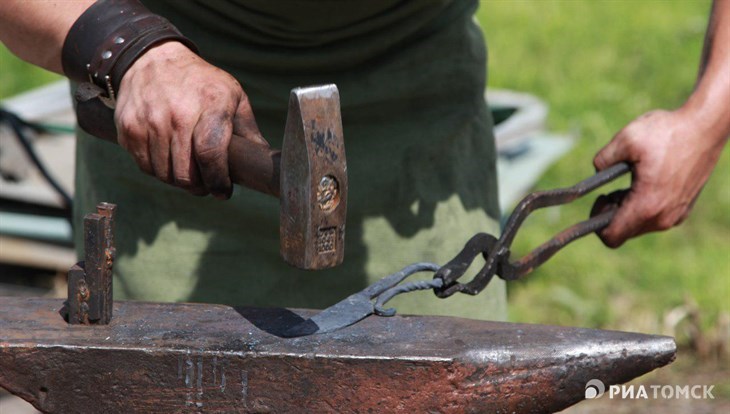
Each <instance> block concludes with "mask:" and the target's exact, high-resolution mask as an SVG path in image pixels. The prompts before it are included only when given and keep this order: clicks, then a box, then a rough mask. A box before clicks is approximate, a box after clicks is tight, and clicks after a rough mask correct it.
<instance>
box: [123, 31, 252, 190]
mask: <svg viewBox="0 0 730 414" xmlns="http://www.w3.org/2000/svg"><path fill="white" fill-rule="evenodd" d="M117 95H118V99H117V107H116V110H115V113H114V119H115V123H116V126H117V131H118V134H119V135H118V141H119V143H120V145H121V146H122V147H124V148H125V149H126V150H127V151H129V152H130V153H131V154H132V156H133V157H134V159H135V161H136V162H137V165H139V167H140V168H141V169H142V170H143V171H144V172H146V173H147V174H150V175H154V176H156V177H157V178H159V179H160V180H162V181H163V182H166V183H169V184H173V185H175V186H178V187H181V188H183V189H185V190H187V191H189V192H190V193H192V194H195V195H207V194H213V196H215V197H216V198H219V199H227V198H230V196H231V194H232V184H231V179H230V176H229V172H228V144H229V142H230V140H231V134H232V133H235V134H237V135H241V136H243V137H245V138H248V139H252V140H257V141H263V138H261V133H260V132H259V129H258V126H257V125H256V121H255V119H254V116H253V112H252V110H251V106H250V104H249V102H248V98H247V97H246V94H245V93H244V92H243V89H241V85H240V84H239V83H238V82H237V81H236V80H235V79H234V78H233V77H232V76H231V75H229V74H228V73H226V72H224V71H223V70H221V69H219V68H216V67H214V66H212V65H210V64H209V63H207V62H206V61H204V60H203V59H202V58H200V57H199V56H198V55H196V54H195V53H193V52H192V51H190V49H188V48H187V47H185V46H184V45H182V44H181V43H178V42H174V41H171V42H166V43H163V44H160V45H158V46H156V47H154V48H152V49H150V50H149V51H148V52H146V53H145V54H144V55H142V56H141V57H140V58H139V59H138V60H137V61H136V62H135V63H134V64H133V65H132V66H131V67H130V68H129V70H128V71H127V73H126V74H125V75H124V77H123V78H122V82H121V85H120V88H119V92H118V94H117Z"/></svg>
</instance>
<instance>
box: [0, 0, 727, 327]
mask: <svg viewBox="0 0 730 414" xmlns="http://www.w3.org/2000/svg"><path fill="white" fill-rule="evenodd" d="M709 7H710V1H709V0H702V1H670V0H664V1H660V0H654V1H652V0H642V1H569V0H563V1H537V0H533V1H507V0H503V1H495V0H493V1H482V2H481V7H480V9H479V11H478V15H477V17H478V20H479V21H480V23H481V25H482V28H483V30H484V32H485V35H486V38H487V42H488V45H489V59H490V62H489V86H490V87H499V88H509V89H515V90H520V91H527V92H530V93H533V94H535V95H537V96H539V97H541V98H542V99H544V100H546V101H547V102H548V104H549V105H550V109H551V110H550V115H549V126H550V128H551V129H553V130H558V131H575V130H577V131H579V135H580V140H579V141H578V143H577V145H576V147H575V149H574V150H573V151H572V152H571V153H569V154H568V155H567V156H566V157H565V158H563V159H562V160H561V161H559V162H558V163H557V164H556V165H555V166H554V167H553V168H551V169H550V170H549V171H548V172H547V174H546V175H545V177H544V178H543V179H542V180H541V181H540V182H539V183H538V184H537V186H536V187H537V188H543V189H546V188H553V187H560V186H566V185H571V184H573V183H575V182H576V181H577V180H579V179H581V178H583V177H587V176H589V175H591V174H593V167H592V164H591V160H592V157H593V155H594V154H595V152H596V151H598V150H599V149H600V148H601V147H602V146H603V145H604V144H605V143H606V142H608V140H609V139H610V138H611V137H612V135H613V134H614V133H615V132H616V131H618V130H619V129H620V128H621V127H623V126H624V125H625V124H626V123H628V122H629V121H630V120H632V119H633V118H635V117H636V116H638V115H640V114H642V113H644V112H646V111H648V110H651V109H654V108H675V107H677V106H678V105H680V104H681V103H682V102H683V100H684V99H685V98H686V97H687V95H688V94H689V93H690V92H691V90H692V87H693V85H694V81H695V77H696V72H697V65H698V62H699V56H700V51H701V47H702V41H703V35H704V30H705V27H706V22H707V16H708V12H709ZM0 69H1V70H0V98H2V97H7V96H10V95H13V94H15V93H18V92H20V91H23V90H26V89H29V88H32V87H35V86H38V85H41V84H44V83H46V82H49V81H51V80H54V79H57V78H58V76H57V75H54V74H51V73H49V72H46V71H44V70H42V69H38V68H34V67H32V66H30V65H27V64H25V63H23V62H21V61H19V60H18V59H16V58H15V57H13V56H12V55H10V54H9V52H8V51H7V49H5V48H4V47H0ZM729 178H730V156H729V154H728V151H724V153H723V155H722V158H721V161H720V164H719V166H718V168H717V170H716V171H715V173H714V175H713V177H712V178H711V180H710V182H709V183H708V185H707V186H706V188H705V190H704V191H703V193H702V195H701V197H700V199H699V201H698V202H697V204H696V207H695V210H694V213H693V214H692V216H691V217H690V219H689V220H688V221H687V222H685V224H683V225H682V226H681V227H679V228H676V229H673V230H671V231H669V232H665V233H661V234H652V235H647V236H645V237H642V238H640V239H638V240H634V241H630V242H629V243H627V244H626V245H624V246H623V247H622V248H620V249H618V250H609V249H606V248H604V247H603V245H602V244H601V243H600V242H599V240H598V239H597V238H595V237H589V238H587V239H584V240H582V241H579V242H577V243H575V244H573V245H571V246H570V247H568V248H567V249H565V250H564V251H562V252H561V253H560V254H558V255H557V256H555V257H554V258H553V259H551V260H550V261H549V262H548V263H546V264H545V265H544V266H543V267H541V268H540V269H538V270H537V271H536V272H535V273H534V274H533V275H532V276H531V277H530V278H528V279H527V281H524V282H516V283H513V284H512V285H511V286H510V292H509V296H510V298H509V301H510V317H511V319H512V320H515V321H521V322H532V323H551V324H563V325H577V326H586V327H597V328H618V329H631V330H644V331H650V332H658V331H659V330H661V323H662V322H661V321H662V317H663V315H664V314H665V313H666V312H667V311H668V310H670V309H672V308H674V307H676V306H679V305H681V304H682V303H684V302H685V301H686V300H687V298H691V300H694V301H696V302H697V303H698V305H699V307H700V309H701V312H702V319H703V322H702V325H703V327H704V328H706V329H710V328H711V327H712V326H714V325H715V324H716V323H717V321H718V319H719V315H720V314H722V313H723V312H724V313H728V312H730V258H729V255H730V214H729V213H730V183H729V180H728V179H729ZM627 184H628V180H625V181H624V182H623V185H624V186H625V185H627ZM591 204H592V197H588V199H586V200H583V201H582V202H578V203H575V204H574V205H569V206H565V207H560V208H555V209H552V210H550V211H544V212H542V213H538V214H536V215H535V216H534V217H533V218H531V219H530V220H528V221H527V223H526V225H525V226H524V228H523V230H522V232H521V233H520V236H519V237H518V239H517V241H516V245H515V250H516V251H517V253H519V252H526V251H528V250H530V249H531V248H533V247H535V246H537V245H538V244H539V243H541V242H543V241H544V240H546V239H547V238H549V237H551V236H552V235H554V234H555V233H556V232H558V231H559V230H561V229H562V228H563V227H565V226H567V225H568V224H572V223H573V222H575V221H577V220H579V219H582V218H584V217H585V216H586V215H587V213H588V211H589V210H590V207H591ZM681 340H682V339H681V338H680V341H681Z"/></svg>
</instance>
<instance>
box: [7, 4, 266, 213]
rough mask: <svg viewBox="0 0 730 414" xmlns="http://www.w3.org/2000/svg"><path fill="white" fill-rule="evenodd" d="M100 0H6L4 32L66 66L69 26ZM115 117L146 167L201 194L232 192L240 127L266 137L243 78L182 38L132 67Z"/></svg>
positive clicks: (24, 49) (54, 65)
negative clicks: (232, 147) (234, 141)
mask: <svg viewBox="0 0 730 414" xmlns="http://www.w3.org/2000/svg"><path fill="white" fill-rule="evenodd" d="M93 3H94V2H93V1H91V0H74V1H27V0H25V1H24V0H0V40H2V41H3V43H5V44H6V45H7V46H8V48H9V49H10V50H11V51H13V53H15V54H16V55H18V56H19V57H20V58H22V59H24V60H27V61H28V62H30V63H33V64H35V65H38V66H42V67H44V68H46V69H48V70H51V71H54V72H58V73H62V65H61V51H62V49H63V44H64V41H65V39H66V36H67V34H68V32H69V29H70V28H71V27H72V26H73V24H74V22H75V21H76V20H77V19H78V18H79V16H81V14H82V13H84V11H86V9H87V8H89V6H91V4H93ZM171 73H172V74H175V77H176V78H175V79H173V80H171V79H170V74H171ZM114 117H115V122H116V126H117V131H118V133H119V136H118V140H119V143H120V145H121V146H122V147H124V148H125V149H126V150H127V151H128V152H129V153H130V154H131V155H132V157H133V158H134V159H135V161H136V162H137V165H138V166H139V167H140V168H141V169H142V170H143V171H144V172H146V173H148V174H150V175H154V176H155V177H157V178H158V179H160V180H161V181H163V182H166V183H169V184H172V185H175V186H178V187H181V188H183V189H185V190H187V191H189V192H190V193H192V194H196V195H206V194H213V195H214V196H216V197H217V198H221V199H225V198H228V197H230V195H231V192H232V184H231V180H230V176H229V172H228V143H229V142H230V140H231V134H232V133H233V132H235V133H237V135H241V136H243V137H246V138H248V139H252V140H255V141H259V142H260V141H263V138H261V134H260V132H259V130H258V126H257V125H256V121H255V119H254V117H253V111H252V110H251V106H250V104H249V102H248V98H247V97H246V94H245V93H244V92H243V89H242V88H241V85H240V84H239V83H238V82H237V81H236V80H235V79H234V78H233V77H232V76H231V75H229V74H228V73H226V72H225V71H223V70H221V69H219V68H216V67H214V66H212V65H210V64H209V63H208V62H206V61H205V60H203V59H201V58H200V57H199V56H198V55H196V54H195V53H193V52H192V51H191V50H190V49H188V48H187V47H186V46H184V45H183V44H182V43H179V42H177V41H167V42H164V43H160V44H158V45H156V46H154V47H152V48H150V49H149V50H148V51H146V52H145V53H144V54H143V55H142V56H141V57H140V58H139V59H137V60H136V61H135V62H134V63H133V64H132V65H131V66H130V67H129V69H128V70H127V72H126V74H124V76H123V77H122V80H121V86H120V88H119V91H117V106H116V110H115V113H114ZM264 142H265V141H264Z"/></svg>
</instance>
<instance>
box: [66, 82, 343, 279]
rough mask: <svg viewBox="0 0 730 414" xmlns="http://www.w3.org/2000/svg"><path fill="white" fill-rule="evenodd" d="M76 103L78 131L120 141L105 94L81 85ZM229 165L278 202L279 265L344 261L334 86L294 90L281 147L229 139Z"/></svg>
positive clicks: (239, 179)
mask: <svg viewBox="0 0 730 414" xmlns="http://www.w3.org/2000/svg"><path fill="white" fill-rule="evenodd" d="M75 99H76V116H77V119H78V123H79V126H80V127H81V128H82V129H83V130H84V131H86V132H88V133H89V134H91V135H94V136H96V137H99V138H102V139H104V140H106V141H109V142H112V143H117V130H116V126H115V124H114V104H115V103H114V101H113V100H111V99H109V98H108V97H106V96H105V92H104V90H103V89H101V88H99V87H98V86H96V85H94V84H92V83H82V84H80V85H79V86H78V88H77V90H76V93H75ZM228 166H229V171H230V174H231V180H232V181H233V182H234V183H236V184H240V185H243V186H245V187H248V188H251V189H253V190H256V191H259V192H261V193H264V194H269V195H272V196H274V197H278V198H279V200H280V206H281V208H280V216H279V236H280V239H281V247H280V252H281V255H282V257H283V258H284V261H286V262H287V263H289V264H291V265H293V266H296V267H298V268H300V269H309V270H317V269H326V268H330V267H334V266H337V265H339V264H340V263H342V259H343V257H344V248H345V243H344V241H345V215H346V211H347V164H346V161H345V145H344V141H343V135H342V116H341V114H340V94H339V92H338V90H337V86H335V85H323V86H312V87H305V88H295V89H293V90H292V91H291V94H290V96H289V109H288V113H287V119H286V128H285V130H284V143H283V145H282V149H281V150H276V149H273V148H271V147H270V146H269V145H268V144H262V143H258V142H253V141H250V140H248V139H246V138H243V137H241V136H237V135H233V137H232V138H231V143H230V145H229V146H228Z"/></svg>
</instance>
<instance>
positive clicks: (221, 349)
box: [0, 298, 675, 413]
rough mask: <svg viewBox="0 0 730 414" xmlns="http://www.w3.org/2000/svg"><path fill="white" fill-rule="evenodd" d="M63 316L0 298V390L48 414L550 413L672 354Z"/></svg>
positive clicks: (606, 342) (524, 331)
mask: <svg viewBox="0 0 730 414" xmlns="http://www.w3.org/2000/svg"><path fill="white" fill-rule="evenodd" d="M61 306H62V302H61V300H57V299H40V298H31V299H24V298H0V309H2V318H1V319H0V385H1V386H2V387H4V388H6V389H8V390H10V391H11V392H13V393H15V394H17V395H19V396H21V397H23V398H25V399H26V400H28V401H30V402H31V403H33V404H34V405H35V406H36V407H37V408H38V409H40V410H42V411H46V412H126V413H134V412H139V413H152V412H173V411H174V412H177V411H186V410H193V411H195V412H277V413H280V412H352V411H360V412H371V411H372V412H404V413H413V412H440V413H452V412H453V413H461V412H520V413H524V412H554V411H559V410H561V409H563V408H565V407H568V406H570V405H572V404H575V403H576V402H578V401H580V400H582V399H583V398H584V395H585V386H586V383H587V382H588V381H589V380H591V379H599V380H601V381H602V382H603V383H604V384H605V385H606V386H608V385H611V384H617V383H623V382H626V381H628V380H630V379H632V378H635V377H637V376H640V375H642V374H644V373H646V372H649V371H651V370H653V369H655V368H658V367H661V366H663V365H666V364H668V363H669V362H671V361H672V360H673V359H674V353H675V344H674V341H673V340H672V338H669V337H663V336H652V335H643V334H635V333H626V332H614V331H601V330H592V329H581V328H568V327H556V326H545V325H526V324H511V323H500V322H486V321H475V320H468V319H460V318H446V317H426V316H395V317H392V318H382V317H370V318H367V319H365V320H363V321H361V322H359V323H357V324H355V325H353V326H350V327H348V328H345V329H342V330H340V331H336V332H332V333H329V334H323V335H312V336H306V337H301V338H291V339H287V338H282V337H281V336H280V335H281V334H282V333H283V332H285V331H286V330H287V329H289V328H290V327H291V326H293V325H295V324H297V323H299V322H301V321H302V320H304V319H306V318H307V317H309V316H310V315H311V314H312V313H313V312H312V311H304V310H288V309H260V308H233V307H229V306H220V305H204V304H161V303H141V302H116V303H115V304H114V318H113V319H112V321H111V323H110V324H109V325H97V326H81V325H74V326H72V325H68V324H66V322H64V321H63V319H62V318H61V316H59V313H58V311H59V309H60V308H61Z"/></svg>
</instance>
